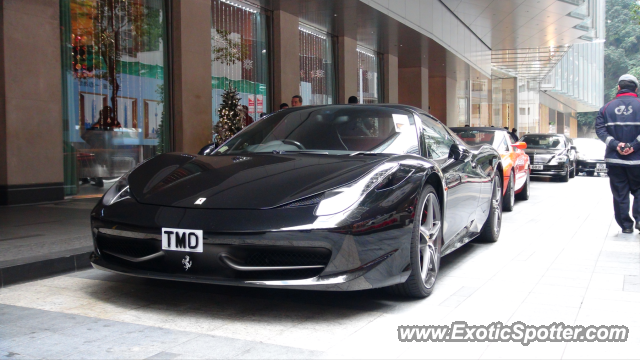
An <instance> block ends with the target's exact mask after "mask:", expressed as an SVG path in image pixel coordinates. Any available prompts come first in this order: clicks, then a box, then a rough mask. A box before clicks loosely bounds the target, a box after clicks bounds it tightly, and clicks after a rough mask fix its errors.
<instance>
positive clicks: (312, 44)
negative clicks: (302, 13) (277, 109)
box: [299, 23, 335, 105]
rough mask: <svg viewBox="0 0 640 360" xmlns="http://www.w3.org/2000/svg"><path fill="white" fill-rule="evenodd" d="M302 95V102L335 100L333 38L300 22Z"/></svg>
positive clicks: (330, 101)
mask: <svg viewBox="0 0 640 360" xmlns="http://www.w3.org/2000/svg"><path fill="white" fill-rule="evenodd" d="M299 29H300V36H299V40H300V94H299V95H300V96H302V105H326V104H333V103H334V99H335V96H334V92H335V71H334V65H333V53H334V51H333V45H334V38H333V37H332V36H331V35H330V34H328V33H326V32H324V31H321V30H318V29H316V28H313V27H310V26H307V25H305V24H302V23H300V26H299Z"/></svg>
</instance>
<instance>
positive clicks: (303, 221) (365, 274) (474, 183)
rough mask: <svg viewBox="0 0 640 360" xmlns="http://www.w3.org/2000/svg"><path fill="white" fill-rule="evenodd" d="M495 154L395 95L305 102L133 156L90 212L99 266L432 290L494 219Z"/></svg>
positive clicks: (250, 281) (497, 205)
mask: <svg viewBox="0 0 640 360" xmlns="http://www.w3.org/2000/svg"><path fill="white" fill-rule="evenodd" d="M501 177H502V168H501V162H500V155H499V154H498V153H497V152H496V150H494V149H493V148H492V147H491V146H489V145H482V146H478V147H468V146H467V145H465V144H464V143H463V142H462V141H461V140H460V139H458V138H457V137H456V136H455V135H453V134H452V133H451V132H450V131H449V130H448V129H447V128H446V127H445V126H444V125H442V124H441V123H440V122H439V121H438V120H436V119H435V118H433V117H431V116H430V115H428V114H426V113H424V112H423V111H422V110H419V109H417V108H413V107H410V106H402V105H328V106H306V107H298V108H292V109H287V110H283V111H279V112H277V113H274V114H272V115H270V116H267V117H264V118H262V119H261V120H260V121H257V122H255V123H254V124H252V125H250V126H249V127H247V128H245V129H244V130H243V131H241V132H240V133H238V134H237V135H236V136H235V137H233V138H231V139H230V140H229V141H227V142H226V143H224V144H223V145H222V146H220V147H219V148H217V149H214V148H213V147H209V148H205V149H203V150H202V151H201V153H200V154H197V155H194V154H183V153H169V154H163V155H159V156H156V157H154V158H152V159H150V160H148V161H147V162H144V163H143V164H141V165H140V166H138V167H137V168H136V169H135V170H133V171H131V172H130V173H129V174H128V175H125V176H123V177H122V178H120V180H119V181H118V182H117V183H116V184H115V185H114V186H113V187H112V188H111V189H110V190H109V191H108V192H107V193H106V194H105V195H104V197H103V198H102V199H101V200H100V202H99V203H98V205H97V206H96V207H95V208H94V209H93V211H92V213H91V230H92V232H93V238H94V244H95V252H94V254H93V255H92V257H91V262H92V264H93V266H94V267H95V268H97V269H102V270H108V271H112V272H116V273H120V274H127V275H135V276H143V277H149V278H158V279H172V280H183V281H193V282H205V283H216V284H228V285H245V286H262V287H288V288H297V289H321V290H359V289H369V288H377V287H387V286H393V288H394V289H395V290H396V292H397V293H399V294H402V295H406V296H412V297H425V296H428V295H429V294H430V293H431V292H432V290H433V287H434V285H435V282H436V278H437V275H438V269H439V266H440V257H441V256H443V255H445V254H447V253H449V252H451V251H453V250H455V249H456V248H458V247H460V246H461V245H463V244H464V243H466V242H468V241H470V240H471V239H473V238H475V237H477V236H480V237H482V238H484V239H485V240H486V241H496V240H498V236H499V235H500V225H501V217H502V206H501V203H502V190H501V184H502V183H503V182H502V179H501Z"/></svg>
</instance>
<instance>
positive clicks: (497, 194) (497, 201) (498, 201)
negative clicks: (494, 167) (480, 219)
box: [491, 176, 502, 234]
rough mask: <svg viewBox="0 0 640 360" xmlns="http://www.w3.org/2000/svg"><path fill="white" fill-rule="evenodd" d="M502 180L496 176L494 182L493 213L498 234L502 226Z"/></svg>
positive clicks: (495, 229)
mask: <svg viewBox="0 0 640 360" xmlns="http://www.w3.org/2000/svg"><path fill="white" fill-rule="evenodd" d="M500 181H501V180H500V178H499V177H497V176H496V178H495V180H494V181H493V199H492V200H491V211H493V212H494V216H493V221H494V224H493V225H494V226H493V229H494V231H495V233H496V234H499V233H500V225H501V224H502V189H501V188H500Z"/></svg>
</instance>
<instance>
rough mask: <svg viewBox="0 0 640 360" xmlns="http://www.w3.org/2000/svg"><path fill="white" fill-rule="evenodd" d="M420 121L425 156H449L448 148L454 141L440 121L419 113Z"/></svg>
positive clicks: (436, 157) (434, 157) (433, 157)
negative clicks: (425, 150) (425, 151)
mask: <svg viewBox="0 0 640 360" xmlns="http://www.w3.org/2000/svg"><path fill="white" fill-rule="evenodd" d="M420 120H421V121H422V136H423V138H424V139H423V141H424V146H425V148H426V149H427V152H428V153H427V154H426V156H427V157H428V158H430V159H441V158H444V157H447V156H449V149H450V148H451V145H453V143H454V142H455V141H454V140H453V138H451V136H450V135H449V133H448V132H447V130H446V129H445V128H444V126H443V125H441V124H440V123H438V122H436V121H433V120H431V119H430V118H429V117H427V116H426V115H423V114H420Z"/></svg>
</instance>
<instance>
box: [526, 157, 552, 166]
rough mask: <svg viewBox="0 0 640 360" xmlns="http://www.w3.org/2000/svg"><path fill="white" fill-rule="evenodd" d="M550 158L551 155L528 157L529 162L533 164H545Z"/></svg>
mask: <svg viewBox="0 0 640 360" xmlns="http://www.w3.org/2000/svg"><path fill="white" fill-rule="evenodd" d="M552 157H553V155H535V156H531V155H529V160H530V161H531V162H532V163H534V164H546V163H548V162H549V160H551V158H552Z"/></svg>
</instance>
